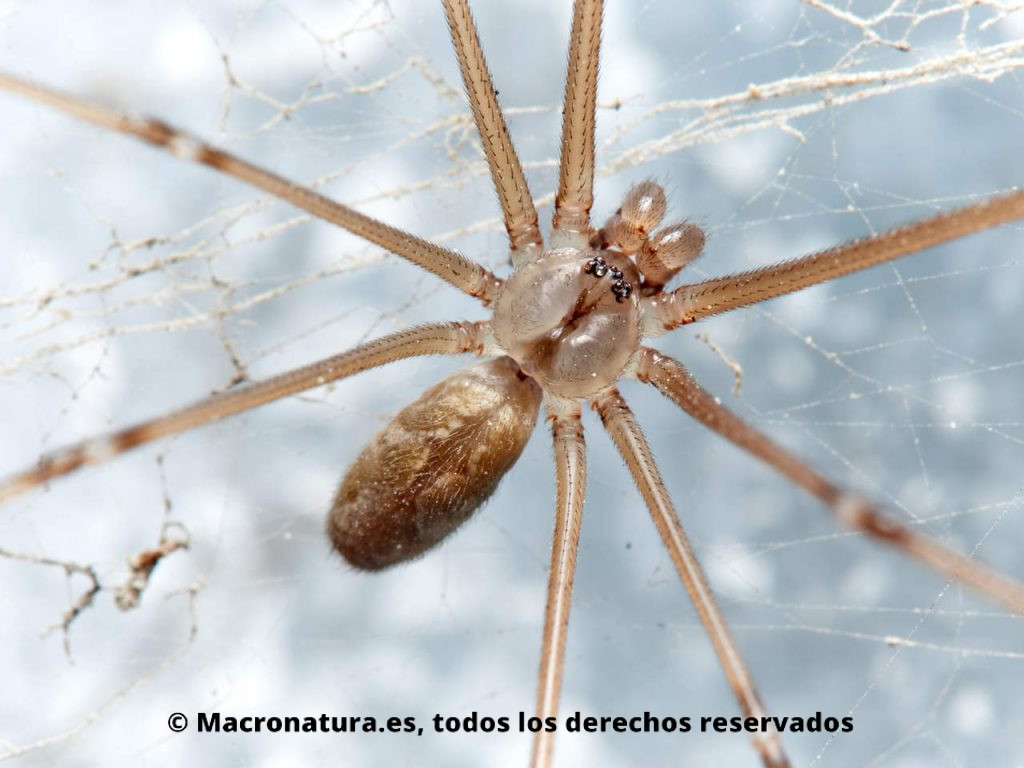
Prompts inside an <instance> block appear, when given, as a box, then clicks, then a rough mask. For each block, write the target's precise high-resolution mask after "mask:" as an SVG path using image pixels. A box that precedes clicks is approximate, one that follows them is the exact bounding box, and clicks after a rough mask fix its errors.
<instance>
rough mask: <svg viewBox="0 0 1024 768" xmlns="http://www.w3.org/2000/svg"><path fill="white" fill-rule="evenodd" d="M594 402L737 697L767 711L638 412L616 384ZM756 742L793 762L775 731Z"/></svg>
mask: <svg viewBox="0 0 1024 768" xmlns="http://www.w3.org/2000/svg"><path fill="white" fill-rule="evenodd" d="M594 408H595V409H596V410H597V412H598V413H599V414H600V415H601V421H603V422H604V425H605V428H606V429H607V430H608V433H609V434H610V435H611V438H612V440H613V441H614V443H615V447H616V448H618V449H619V453H620V454H622V458H623V459H625V461H626V466H628V467H629V471H630V474H632V475H633V481H634V482H635V483H636V485H637V488H639V489H640V495H641V496H643V498H644V502H645V503H646V504H647V508H648V509H649V510H650V512H651V517H652V518H654V524H655V525H656V526H657V528H658V533H660V534H661V538H662V540H663V541H664V542H665V547H666V548H667V549H668V553H669V555H670V556H671V557H672V562H673V563H674V564H675V566H676V571H677V572H678V573H679V578H680V579H681V580H682V582H683V585H684V586H685V587H686V591H687V592H688V593H689V595H690V599H691V600H692V601H693V605H694V607H695V608H696V609H697V615H698V616H699V617H700V620H701V623H702V624H703V625H704V629H705V630H706V631H707V633H708V636H709V637H710V638H711V644H712V645H713V646H714V648H715V653H717V654H718V660H719V663H721V665H722V670H723V671H724V672H725V676H726V679H728V681H729V685H730V686H731V687H732V690H733V693H734V694H735V695H736V700H737V701H738V702H739V705H740V709H741V710H742V711H743V715H744V716H745V717H757V718H761V717H764V716H765V708H764V705H763V704H762V703H761V698H760V696H758V693H757V689H756V687H755V686H754V681H753V679H752V678H751V676H750V671H749V670H748V669H747V665H746V664H745V663H744V661H743V658H742V657H741V656H740V652H739V649H738V648H737V647H736V641H735V640H734V639H733V637H732V633H731V632H730V631H729V627H728V625H727V624H726V622H725V617H724V616H722V613H721V611H719V609H718V604H717V602H715V597H714V595H713V594H712V592H711V587H709V586H708V583H707V579H706V578H705V576H704V572H703V570H702V569H701V567H700V563H699V562H697V556H696V555H695V554H694V552H693V549H692V547H691V546H690V542H689V540H688V539H687V538H686V534H685V533H684V532H683V526H682V524H681V523H680V522H679V516H678V515H677V514H676V511H675V509H674V508H673V506H672V500H671V499H670V498H669V496H668V491H667V490H666V489H665V484H664V483H663V482H662V480H661V474H660V473H659V472H658V467H657V465H656V464H655V463H654V457H653V456H651V449H650V448H649V447H648V445H647V440H646V439H645V438H644V435H643V432H641V431H640V425H639V424H637V421H636V417H634V416H633V412H632V411H631V410H630V409H629V406H627V405H626V402H625V401H624V400H623V399H622V396H621V395H620V394H619V392H618V390H616V389H612V390H611V391H610V392H608V393H607V394H605V395H603V396H601V397H600V398H598V399H597V400H596V402H595V403H594ZM754 746H755V748H756V749H757V751H758V753H759V754H760V755H761V761H762V763H764V765H765V766H768V767H769V768H780V767H781V766H788V765H789V760H788V759H787V758H786V754H785V752H784V751H783V749H782V742H781V741H780V740H779V734H778V733H777V732H776V731H767V732H765V733H761V734H758V735H757V736H755V737H754Z"/></svg>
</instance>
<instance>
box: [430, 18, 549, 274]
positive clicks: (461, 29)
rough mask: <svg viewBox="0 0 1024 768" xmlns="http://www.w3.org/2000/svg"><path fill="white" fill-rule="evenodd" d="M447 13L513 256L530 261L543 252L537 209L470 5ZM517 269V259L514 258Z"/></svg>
mask: <svg viewBox="0 0 1024 768" xmlns="http://www.w3.org/2000/svg"><path fill="white" fill-rule="evenodd" d="M444 11H445V14H447V16H448V27H449V29H450V30H451V35H452V44H453V45H454V47H455V52H456V54H457V55H458V57H459V69H461V70H462V82H463V84H464V85H465V87H466V95H467V96H468V97H469V106H470V108H471V109H472V110H473V120H474V121H475V122H476V128H477V133H479V134H480V141H481V142H482V143H483V147H484V154H485V155H486V156H487V165H488V167H489V168H490V169H491V180H492V181H493V182H494V188H495V189H496V190H497V192H498V200H499V202H500V203H501V211H502V213H503V214H504V216H505V229H506V230H507V231H508V239H509V245H510V248H511V250H512V253H513V255H514V256H515V255H516V254H522V255H524V256H525V257H527V258H530V257H532V256H534V255H537V254H539V253H540V251H541V250H542V249H543V240H542V239H541V236H540V229H538V227H537V209H536V208H535V207H534V205H533V198H531V197H530V188H529V187H528V186H527V184H526V176H525V175H524V174H523V166H522V165H521V164H520V162H519V158H518V157H517V156H516V150H515V147H514V146H512V139H511V138H510V137H509V134H508V126H507V125H506V124H505V116H504V115H503V114H502V113H501V107H499V106H498V96H497V92H496V91H495V90H494V83H493V82H492V80H491V73H490V71H489V70H488V69H487V62H486V60H485V59H484V52H483V49H482V48H481V47H480V38H479V36H478V35H477V30H476V23H475V22H474V21H473V15H472V13H470V10H469V3H468V0H444ZM515 263H516V259H515V258H513V264H515Z"/></svg>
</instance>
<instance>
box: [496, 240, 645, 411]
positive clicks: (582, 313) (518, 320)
mask: <svg viewBox="0 0 1024 768" xmlns="http://www.w3.org/2000/svg"><path fill="white" fill-rule="evenodd" d="M594 264H599V268H597V269H595V268H594V266H593V265H594ZM639 284H640V276H639V273H638V272H637V269H636V265H635V264H633V262H632V261H631V260H630V259H628V258H626V257H624V256H622V255H621V254H619V253H617V252H615V251H606V250H589V249H583V250H581V249H575V248H565V249H559V250H553V251H548V252H547V253H545V254H544V255H543V256H542V257H541V258H539V259H537V260H535V261H531V262H528V263H526V264H523V265H522V266H520V267H519V268H518V269H516V271H515V272H513V273H512V274H511V275H510V276H509V277H508V279H507V280H506V281H505V284H504V286H503V287H502V290H501V293H500V294H499V295H498V298H497V301H496V302H495V305H494V319H493V320H492V328H493V332H494V338H495V340H496V341H497V342H498V344H499V345H500V346H501V348H502V349H503V350H505V352H506V353H507V354H509V355H510V356H511V357H512V358H514V359H515V361H516V362H517V363H519V365H520V367H522V369H523V370H524V371H525V372H526V373H528V374H529V375H530V376H532V377H533V378H535V379H536V380H537V381H538V383H540V385H541V386H542V387H543V388H544V390H545V391H547V392H550V393H552V394H555V395H560V396H562V397H569V398H575V399H579V398H586V397H589V396H592V395H594V394H596V393H598V392H601V391H603V390H604V389H606V388H607V387H608V386H609V385H611V384H614V383H615V382H616V381H617V380H618V379H619V377H620V376H621V375H622V372H623V370H624V369H625V367H626V365H627V363H629V361H630V359H631V358H632V356H633V354H634V352H635V351H636V350H637V349H638V348H639V345H640V312H639V305H638V304H637V300H636V297H635V296H634V295H631V290H632V289H631V287H630V288H626V286H635V285H639Z"/></svg>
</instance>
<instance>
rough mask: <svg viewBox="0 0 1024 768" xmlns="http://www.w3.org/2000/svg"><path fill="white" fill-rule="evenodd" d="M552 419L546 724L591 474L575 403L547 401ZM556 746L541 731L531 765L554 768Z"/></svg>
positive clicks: (540, 703) (555, 692) (541, 690)
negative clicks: (552, 524) (552, 506)
mask: <svg viewBox="0 0 1024 768" xmlns="http://www.w3.org/2000/svg"><path fill="white" fill-rule="evenodd" d="M548 418H549V419H551V431H552V434H553V436H554V441H555V470H556V484H557V496H556V502H555V536H554V542H553V543H552V545H551V568H550V570H549V571H548V597H547V608H546V609H545V611H544V643H543V645H542V647H541V652H540V674H539V677H538V685H537V717H539V718H540V719H541V722H542V723H543V722H544V720H545V719H546V718H549V717H551V718H554V717H557V716H558V699H559V694H560V692H561V688H562V667H563V663H564V659H565V638H566V634H567V632H568V629H569V608H570V606H571V603H572V584H573V577H574V576H575V574H576V553H577V551H578V550H579V541H580V523H581V521H582V519H583V497H584V489H585V486H586V474H587V468H586V457H585V449H584V443H583V422H582V421H580V410H579V406H578V405H576V404H575V403H574V404H572V405H571V407H569V408H559V407H557V406H556V405H555V404H553V403H552V402H550V401H549V403H548ZM554 745H555V733H554V732H549V731H547V730H546V729H545V728H543V727H542V728H541V730H540V731H538V732H537V733H536V734H535V736H534V739H533V755H532V758H531V761H530V764H531V765H533V766H548V765H551V758H552V753H553V752H554Z"/></svg>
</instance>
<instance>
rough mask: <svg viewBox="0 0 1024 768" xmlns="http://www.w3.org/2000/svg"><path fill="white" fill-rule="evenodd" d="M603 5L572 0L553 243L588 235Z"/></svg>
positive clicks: (582, 239) (577, 240) (598, 0)
mask: <svg viewBox="0 0 1024 768" xmlns="http://www.w3.org/2000/svg"><path fill="white" fill-rule="evenodd" d="M602 6H603V4H602V2H601V0H576V2H575V3H574V4H573V12H572V39H571V40H570V42H569V69H568V73H567V74H566V78H565V101H564V103H563V105H562V159H561V162H560V164H559V171H558V194H557V196H556V197H555V216H554V219H553V220H552V227H553V229H554V230H555V231H554V233H553V235H554V236H555V238H556V240H555V241H554V242H552V245H556V246H561V245H564V244H565V243H570V244H577V243H583V244H585V242H586V240H587V238H589V237H590V208H591V207H592V206H593V205H594V120H595V117H596V115H595V113H596V109H597V64H598V55H599V53H600V49H601V14H602V12H603V7H602ZM558 238H561V240H563V241H565V242H560V241H558ZM574 241H575V242H574Z"/></svg>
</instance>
